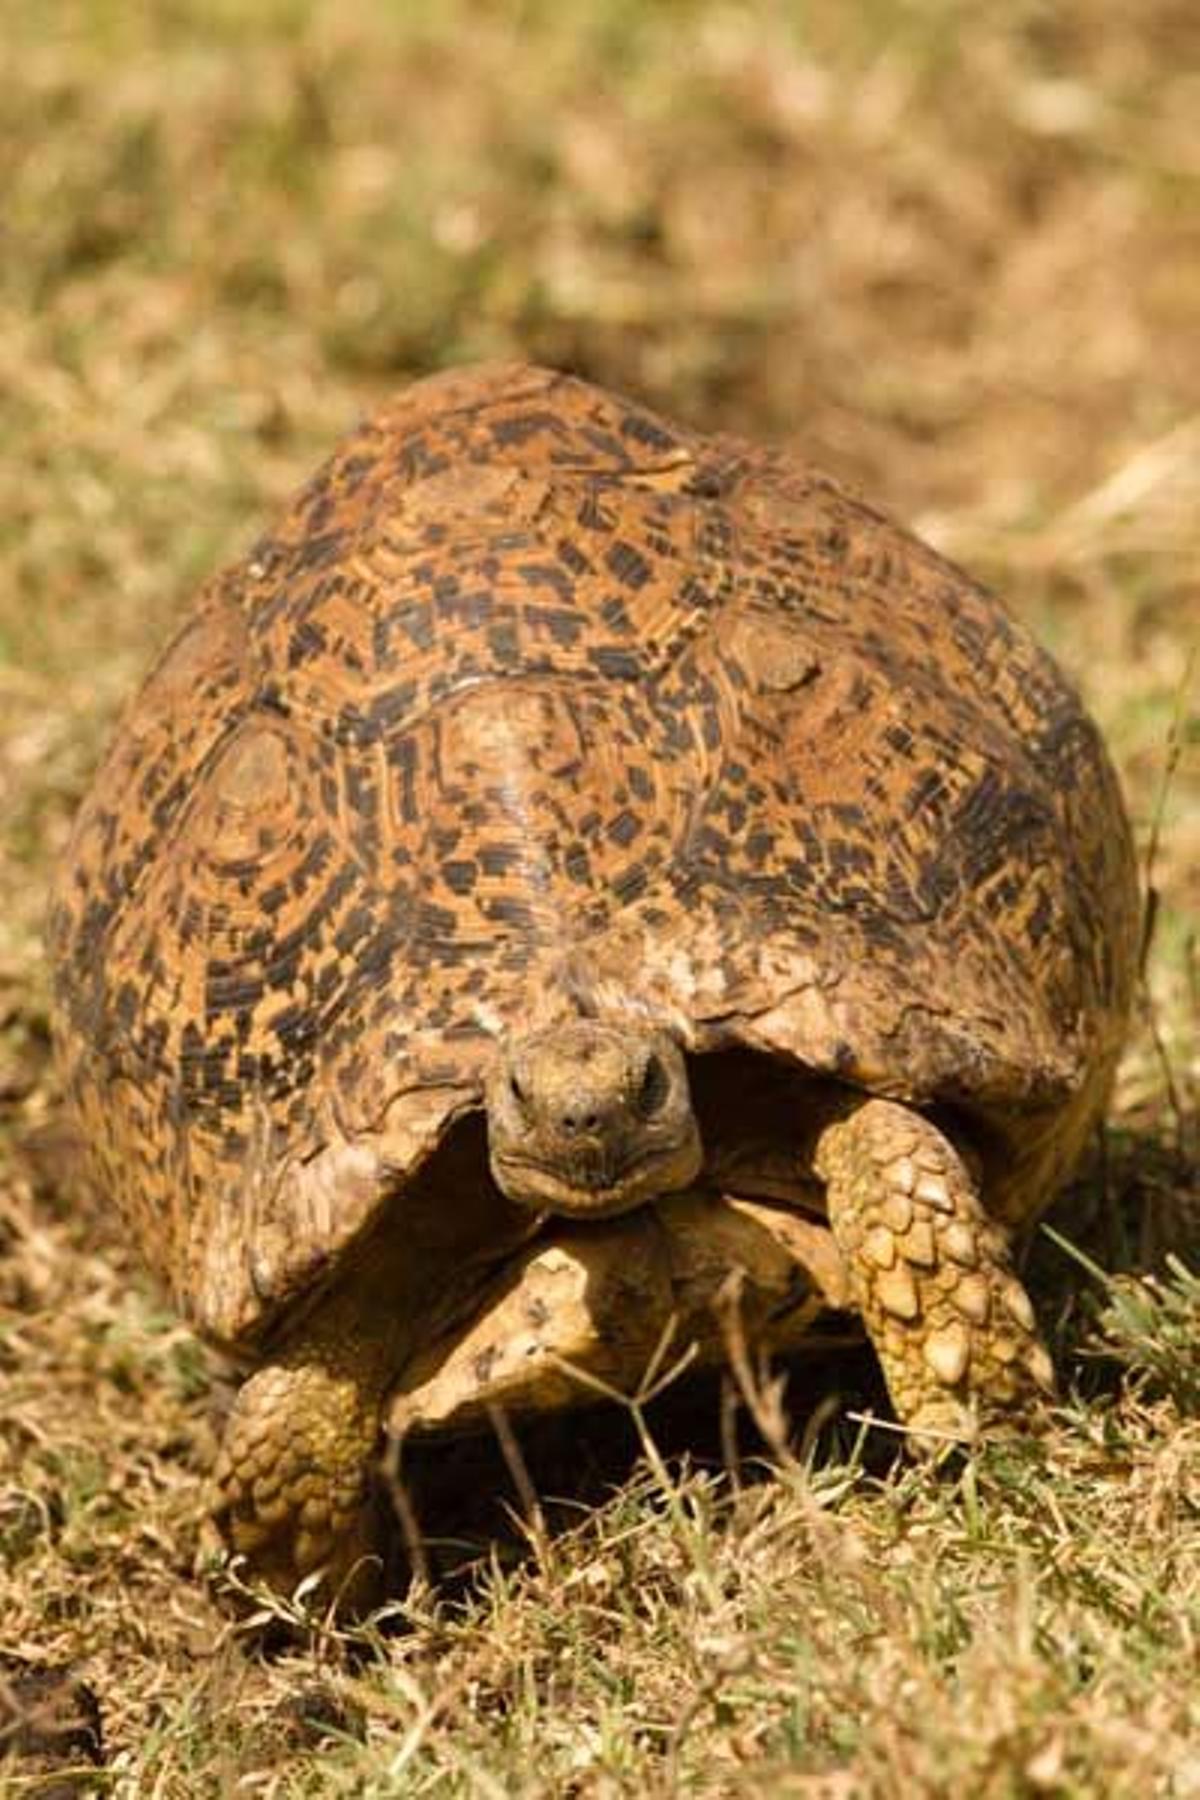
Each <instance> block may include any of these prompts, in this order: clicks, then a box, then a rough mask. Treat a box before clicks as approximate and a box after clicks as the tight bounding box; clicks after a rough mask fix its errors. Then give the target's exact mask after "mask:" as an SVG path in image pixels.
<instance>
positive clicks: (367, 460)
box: [51, 366, 1138, 1342]
mask: <svg viewBox="0 0 1200 1800" xmlns="http://www.w3.org/2000/svg"><path fill="white" fill-rule="evenodd" d="M1137 919H1138V905H1137V895H1136V884H1135V879H1134V872H1133V861H1132V852H1131V848H1130V841H1129V834H1128V828H1127V825H1126V823H1125V819H1124V814H1123V811H1122V808H1121V802H1120V798H1119V794H1118V791H1117V787H1116V784H1115V780H1114V777H1113V775H1112V772H1111V770H1110V768H1109V765H1108V762H1107V760H1106V757H1105V755H1104V751H1103V749H1102V747H1101V744H1100V742H1099V739H1098V737H1097V734H1096V732H1095V730H1094V728H1093V726H1092V725H1091V723H1090V722H1089V720H1088V719H1087V717H1086V715H1085V714H1084V713H1083V711H1082V710H1081V707H1080V704H1079V701H1078V699H1077V697H1076V695H1075V694H1074V692H1073V690H1072V689H1071V687H1070V686H1069V684H1068V683H1067V682H1066V681H1065V680H1064V678H1063V677H1062V675H1061V674H1060V672H1059V671H1058V669H1057V668H1056V666H1055V665H1054V664H1053V662H1052V661H1051V660H1050V659H1049V658H1048V657H1047V656H1046V655H1045V654H1043V653H1042V652H1041V651H1040V650H1039V649H1038V648H1037V647H1036V646H1035V645H1034V644H1033V642H1032V641H1031V639H1030V638H1029V637H1028V636H1027V635H1026V633H1025V632H1024V631H1023V630H1021V629H1020V628H1019V627H1018V626H1017V625H1016V624H1015V623H1014V622H1013V621H1012V620H1011V619H1010V618H1009V617H1008V615H1007V614H1006V613H1005V611H1004V610H1003V609H1002V607H1001V606H1000V604H999V603H998V602H997V601H996V600H995V599H994V598H993V597H991V596H990V595H989V594H987V593H986V592H985V591H983V590H982V589H980V588H979V587H978V586H976V585H975V584H974V583H972V582H971V581H970V580H969V579H968V578H967V577H966V576H964V575H963V573H962V572H961V571H960V570H958V569H956V568H954V567H953V566H951V565H949V564H948V563H946V562H945V561H944V560H942V559H941V558H939V557H938V556H937V555H936V554H935V553H934V552H933V551H931V550H930V549H928V548H927V547H926V546H924V545H923V544H921V543H920V542H919V541H917V540H916V539H914V538H913V537H911V536H910V535H908V534H906V533H905V532H904V531H902V530H901V529H900V528H899V527H897V526H896V525H895V524H893V523H892V522H890V521H889V520H888V519H887V518H886V517H884V516H883V515H881V514H880V513H878V512H876V511H874V510H873V509H871V508H870V507H868V506H866V505H865V504H864V503H863V502H861V501H860V500H858V499H857V498H855V497H853V496H852V495H850V494H848V493H847V492H846V491H845V490H843V489H842V488H841V487H840V486H839V485H838V484H837V483H835V482H834V481H832V480H831V479H829V478H828V477H826V476H824V475H822V474H820V473H819V472H817V471H814V470H812V469H810V468H808V467H806V466H805V465H804V464H803V463H800V462H798V461H797V460H795V459H793V458H789V457H786V456H784V455H782V454H780V453H777V452H766V451H762V450H757V449H754V448H752V447H750V446H748V445H745V444H742V443H738V442H734V441H730V440H720V439H716V440H714V439H705V438H702V437H699V436H697V435H694V434H692V433H690V432H688V431H686V430H683V429H680V428H678V427H676V426H673V425H670V424H668V423H666V422H664V421H663V420H662V419H660V418H658V417H656V416H654V415H652V414H651V413H649V412H647V411H645V410H643V409H642V408H640V407H639V406H637V405H635V404H632V403H630V402H628V401H626V400H623V399H620V398H618V397H615V396H613V395H610V394H606V393H603V392H601V391H599V390H597V389H595V388H593V387H590V386H588V385H586V384H584V383H582V382H580V381H577V380H573V379H571V378H568V377H565V376H560V375H555V374H551V373H548V372H545V371H541V370H536V369H529V368H523V367H507V366H502V367H489V368H482V369H475V370H468V371H464V372H460V373H453V374H449V375H444V376H439V377H435V378H433V379H431V380H428V381H425V382H421V383H418V384H416V385H415V386H413V387H411V388H410V389H408V390H407V391H406V392H404V393H403V394H402V395H401V396H400V397H399V398H398V399H397V400H396V401H395V402H394V403H392V404H391V405H390V406H388V407H386V408H385V409H384V410H383V411H381V412H380V413H379V414H378V415H377V416H375V417H374V418H372V419H370V420H369V421H368V422H367V423H366V424H364V425H363V426H362V427H361V428H360V429H359V430H358V431H357V432H355V433H354V434H353V435H352V436H351V437H350V438H349V439H348V440H347V441H346V442H345V444H344V445H343V446H342V447H341V448H340V449H339V450H338V452H337V453H336V454H335V455H334V457H333V458H332V460H331V461H330V462H329V463H328V464H326V466H325V467H324V468H323V469H322V470H321V471H320V472H319V473H318V474H317V476H316V477H315V478H314V479H313V480H312V481H311V482H310V483H309V485H308V486H307V487H306V488H305V489H304V490H303V491H302V493H301V494H300V495H299V496H298V498H297V500H296V502H295V503H294V505H293V506H292V507H291V508H290V509H289V510H288V511H287V512H286V514H285V515H284V517H283V518H282V519H281V520H280V521H279V522H278V523H277V525H276V526H275V528H274V529H273V530H272V531H271V532H269V533H268V535H266V536H265V537H264V538H263V539H262V540H261V541H260V542H259V543H258V544H256V545H255V546H254V548H253V549H252V551H251V552H250V554H249V556H248V557H247V558H246V560H245V561H244V562H243V563H242V564H241V565H240V566H238V567H236V568H234V569H233V570H232V571H230V572H228V573H227V574H225V575H223V576H222V577H220V578H219V579H217V580H216V581H215V582H213V583H212V584H210V586H209V587H208V588H207V589H206V590H205V591H204V592H203V593H202V594H201V596H200V598H199V601H198V603H197V606H196V608H195V610H194V611H193V613H192V614H191V616H190V618H189V620H188V622H187V623H186V624H185V626H184V628H183V630H182V631H181V632H180V634H179V635H178V637H177V638H176V640H175V642H174V644H173V645H172V646H171V647H169V648H168V650H167V652H166V654H165V656H164V657H163V658H162V660H161V662H160V663H159V666H158V668H157V669H156V670H155V672H154V673H153V674H152V675H151V677H150V679H149V681H148V682H147V684H146V686H145V687H144V688H143V690H142V692H141V694H140V695H139V696H138V698H137V699H136V700H135V702H134V704H133V706H132V708H131V709H130V711H129V713H128V715H127V717H126V719H125V720H124V722H123V724H122V726H121V728H120V730H119V732H118V735H117V739H116V742H115V744H114V746H113V748H112V750H111V752H110V755H109V757H108V760H107V762H106V763H105V765H104V767H103V768H102V770H101V772H100V774H99V776H98V778H97V780H96V783H95V786H94V788H93V790H92V792H91V794H90V796H89V797H88V799H87V801H86V803H85V805H84V807H83V809H82V811H81V814H80V818H79V821H78V825H77V827H76V831H75V834H74V837H73V840H72V843H71V845H70V848H69V851H68V854H67V857H66V860H65V864H64V868H63V872H62V876H61V880H60V883H59V887H58V892H57V897H56V900H55V904H54V908H53V915H52V923H51V937H52V948H53V955H54V959H55V965H56V979H57V992H58V1001H59V1012H60V1041H61V1043H62V1045H63V1056H64V1064H65V1067H66V1070H67V1075H68V1079H69V1083H70V1087H71V1090H72V1093H73V1096H74V1099H75V1102H76V1105H77V1108H78V1110H79V1113H80V1116H81V1119H82V1122H83V1127H84V1130H85V1133H86V1135H87V1138H88V1142H89V1145H90V1147H91V1149H92V1152H93V1154H94V1156H95V1157H96V1159H97V1162H98V1165H99V1167H100V1170H101V1173H102V1176H103V1179H104V1180H105V1182H106V1184H107V1186H108V1188H109V1189H110V1191H111V1192H112V1194H113V1196H114V1199H115V1201H116V1203H117V1204H118V1205H119V1206H120V1207H121V1209H122V1211H123V1212H124V1213H125V1214H126V1215H127V1216H128V1217H129V1218H130V1220H131V1221H132V1224H133V1227H134V1229H135V1230H136V1232H137V1233H138V1234H139V1236H140V1238H141V1240H142V1241H143V1243H144V1244H145V1247H146V1251H147V1254H148V1256H149V1257H150V1259H151V1260H152V1262H154V1263H155V1264H156V1265H157V1266H158V1267H160V1268H161V1269H162V1270H164V1271H165V1273H166V1274H167V1276H168V1277H169V1279H170V1280H171V1281H172V1284H173V1286H174V1289H175V1292H176V1294H177V1295H178V1297H179V1298H180V1300H181V1302H182V1303H183V1304H184V1305H185V1306H186V1307H187V1308H188V1310H189V1311H190V1312H191V1314H192V1315H193V1316H194V1317H195V1318H196V1319H197V1320H198V1321H199V1322H200V1323H201V1324H202V1325H203V1326H205V1327H206V1328H207V1329H208V1330H210V1331H212V1332H213V1333H214V1334H215V1335H217V1336H219V1337H221V1338H223V1339H225V1340H227V1341H230V1342H236V1341H238V1340H239V1339H244V1338H248V1337H250V1336H252V1335H253V1334H254V1333H255V1332H257V1331H260V1330H261V1329H263V1328H264V1326H265V1325H267V1324H269V1323H270V1321H271V1320H272V1319H273V1318H274V1317H276V1316H278V1314H279V1312H280V1310H281V1309H282V1308H283V1307H284V1306H285V1305H286V1304H288V1303H290V1302H291V1301H292V1300H293V1299H294V1298H295V1297H296V1296H298V1295H300V1294H302V1293H303V1292H304V1291H305V1290H306V1289H308V1288H309V1287H310V1286H311V1285H312V1284H313V1283H314V1282H315V1281H318V1280H320V1279H322V1278H324V1277H325V1276H326V1275H327V1274H328V1272H329V1270H330V1269H331V1267H332V1266H333V1265H334V1263H335V1261H336V1259H337V1257H338V1256H339V1255H340V1254H341V1253H343V1252H344V1250H345V1249H346V1247H347V1246H348V1245H350V1244H351V1243H352V1242H354V1241H355V1240H356V1239H357V1238H359V1237H360V1236H361V1234H362V1233H363V1232H364V1231H365V1230H366V1229H367V1228H368V1227H369V1226H370V1225H371V1223H372V1222H373V1220H374V1219H375V1218H376V1217H377V1216H378V1213H379V1210H380V1207H381V1204H382V1202H383V1199H384V1196H385V1195H386V1196H390V1197H393V1200H394V1204H395V1205H396V1207H397V1209H398V1210H397V1217H398V1218H400V1219H401V1220H402V1219H403V1216H404V1215H403V1199H404V1190H405V1182H406V1179H407V1178H408V1177H409V1176H410V1175H411V1172H412V1171H413V1170H414V1169H415V1168H416V1167H417V1166H418V1165H419V1164H420V1162H421V1161H422V1159H423V1158H424V1157H425V1156H426V1155H427V1154H428V1152H429V1151H430V1149H431V1148H432V1147H433V1145H434V1144H435V1143H436V1142H437V1141H438V1139H439V1137H440V1136H442V1135H443V1134H444V1132H445V1131H446V1129H447V1127H448V1126H449V1124H450V1123H451V1122H452V1121H453V1120H454V1119H456V1118H458V1117H460V1116H461V1115H462V1114H463V1113H464V1112H467V1111H469V1110H470V1109H472V1108H475V1107H477V1106H478V1105H479V1099H480V1086H481V1075H482V1071H483V1069H484V1067H485V1065H486V1062H487V1060H488V1058H489V1056H490V1055H491V1053H492V1048H493V1045H494V1042H495V1039H496V1037H497V1035H498V1034H500V1033H502V1032H505V1031H508V1030H519V1029H522V1028H524V1027H526V1026H528V1025H531V1024H535V1023H538V1022H541V1021H542V1020H544V1019H546V1018H547V1017H550V1016H553V1014H554V1013H555V1012H557V1011H566V1010H570V1009H571V1008H575V1007H579V1006H581V1005H582V1006H586V1007H589V1008H597V1007H599V1008H602V1009H604V1010H606V1011H608V1012H611V1013H614V1014H620V1013H622V1012H628V1013H632V1014H641V1015H645V1014H652V1015H654V1016H656V1017H658V1018H660V1019H662V1020H663V1021H665V1022H666V1023H667V1024H668V1025H669V1026H670V1028H671V1029H673V1030H675V1031H677V1032H678V1034H679V1036H680V1038H681V1040H682V1041H683V1042H684V1043H685V1045H687V1046H688V1047H690V1048H691V1049H693V1050H696V1051H698V1052H703V1051H704V1050H706V1049H711V1048H715V1047H718V1046H720V1045H726V1044H730V1043H742V1044H746V1045H750V1046H758V1047H761V1048H762V1049H764V1050H766V1051H768V1052H771V1053H773V1054H775V1055H782V1056H786V1057H790V1058H794V1059H795V1060H796V1061H797V1062H799V1063H801V1064H803V1065H804V1066H806V1067H808V1068H811V1069H812V1070H814V1071H815V1072H818V1073H821V1074H831V1075H836V1076H838V1077H840V1078H842V1079H844V1080H847V1081H851V1082H856V1083H859V1084H861V1085H862V1086H863V1087H865V1088H868V1089H870V1090H872V1091H875V1092H879V1093H883V1094H889V1095H893V1096H896V1097H899V1098H904V1099H910V1100H913V1101H915V1102H917V1103H921V1104H930V1103H937V1102H943V1103H947V1104H952V1105H956V1106H961V1107H964V1108H967V1109H972V1108H974V1109H975V1110H977V1111H979V1112H981V1113H983V1114H986V1115H987V1117H988V1118H989V1120H990V1121H991V1123H992V1125H993V1128H994V1129H996V1130H998V1131H999V1132H1000V1133H1001V1134H1005V1133H1007V1134H1008V1135H1009V1137H1010V1140H1011V1143H1012V1145H1013V1157H1012V1167H1011V1174H1010V1178H1009V1179H1008V1181H1007V1183H1006V1184H1005V1186H1004V1191H1003V1193H1002V1195H1001V1197H1000V1199H998V1201H997V1204H998V1205H1002V1206H1003V1208H1004V1209H1005V1210H1006V1211H1007V1212H1008V1214H1010V1215H1011V1216H1019V1215H1020V1214H1021V1213H1022V1212H1024V1211H1028V1210H1031V1209H1032V1208H1033V1207H1034V1206H1036V1205H1037V1204H1040V1202H1041V1200H1042V1199H1043V1198H1044V1194H1045V1190H1046V1188H1047V1186H1048V1185H1050V1184H1051V1183H1053V1182H1054V1181H1056V1180H1057V1179H1059V1178H1060V1177H1061V1175H1062V1174H1063V1172H1064V1171H1065V1170H1066V1168H1067V1167H1068V1166H1069V1164H1070V1163H1071V1162H1072V1161H1073V1160H1074V1158H1075V1156H1076V1154H1077V1152H1078V1149H1079V1145H1080V1143H1081V1141H1082V1138H1083V1135H1084V1134H1085V1132H1086V1131H1087V1129H1088V1127H1089V1125H1090V1123H1091V1122H1092V1120H1093V1119H1094V1117H1095V1115H1096V1112H1097V1110H1098V1109H1099V1107H1100V1106H1101V1105H1102V1104H1103V1100H1104V1095H1105V1092H1106V1089H1107V1084H1108V1080H1109V1076H1110V1073H1111V1065H1112V1061H1113V1057H1114V1055H1115V1051H1116V1046H1117V1044H1118V1041H1119V1038H1120V1034H1121V1028H1122V1025H1123V1022H1124V1019H1125V1015H1126V1013H1127V1010H1128V1006H1129V997H1130V991H1131V984H1132V978H1133V959H1134V955H1135V947H1136V940H1137ZM397 1197H398V1198H397ZM476 1210H477V1211H478V1209H476ZM471 1216H472V1218H474V1217H475V1214H471ZM479 1217H480V1218H481V1219H482V1220H483V1223H482V1224H481V1225H480V1226H479V1229H480V1230H482V1231H485V1232H486V1231H487V1230H490V1229H494V1230H496V1231H497V1232H503V1230H504V1229H506V1228H507V1222H506V1220H505V1218H504V1205H503V1203H502V1202H501V1201H500V1200H499V1197H498V1196H497V1197H496V1199H495V1207H494V1213H491V1214H489V1213H487V1211H486V1209H485V1211H484V1212H483V1213H482V1214H480V1215H479ZM489 1219H490V1220H491V1221H492V1222H491V1224H489V1223H488V1220H489Z"/></svg>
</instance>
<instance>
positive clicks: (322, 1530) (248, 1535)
mask: <svg viewBox="0 0 1200 1800" xmlns="http://www.w3.org/2000/svg"><path fill="white" fill-rule="evenodd" d="M393 1337H394V1328H392V1327H390V1326H389V1324H388V1322H387V1319H386V1317H381V1316H380V1315H379V1314H377V1313H373V1312H372V1311H371V1310H370V1309H368V1308H366V1307H364V1305H363V1300H362V1296H361V1295H360V1294H357V1293H354V1294H347V1295H345V1296H339V1297H337V1298H335V1299H333V1300H331V1301H330V1302H328V1303H327V1304H326V1305H324V1306H323V1307H322V1308H321V1309H320V1310H319V1311H318V1312H317V1313H316V1314H314V1315H313V1318H312V1319H311V1320H310V1321H308V1322H307V1323H306V1324H305V1326H303V1327H302V1328H301V1329H300V1330H299V1331H298V1333H297V1334H296V1336H295V1337H294V1338H293V1339H292V1340H291V1341H290V1342H289V1343H288V1344H287V1345H286V1347H285V1348H284V1349H283V1350H282V1351H281V1353H280V1355H279V1356H278V1358H277V1359H276V1360H275V1361H273V1362H270V1363H267V1364H266V1365H265V1366H264V1367H263V1368H261V1369H259V1370H258V1371H257V1372H256V1373H255V1374H253V1375H252V1376H251V1377H250V1378H249V1380H248V1381H247V1382H246V1383H245V1385H244V1386H243V1387H242V1389H241V1391H240V1393H239V1394H238V1397H237V1400H236V1402H235V1404H234V1408H233V1411H232V1413H231V1415H230V1418H229V1422H228V1425H227V1427H226V1431H225V1437H224V1441H223V1443H222V1446H221V1452H220V1455H219V1458H218V1461H217V1467H216V1471H215V1476H214V1492H213V1498H212V1503H211V1504H212V1515H213V1520H214V1523H215V1524H216V1527H217V1529H218V1531H219V1532H220V1534H221V1536H222V1538H223V1539H224V1541H225V1543H226V1545H227V1546H228V1547H229V1549H230V1550H232V1551H233V1552H234V1553H235V1554H240V1555H243V1556H245V1558H246V1561H247V1564H248V1566H249V1572H250V1574H251V1575H253V1576H255V1577H257V1578H259V1579H261V1580H263V1581H265V1582H267V1583H268V1584H269V1585H270V1586H271V1587H274V1588H275V1589H277V1590H278V1591H279V1592H282V1593H290V1592H291V1591H292V1590H293V1589H294V1587H295V1586H296V1583H297V1582H298V1581H299V1580H301V1578H302V1577H304V1576H306V1575H310V1574H312V1573H313V1572H314V1571H316V1570H318V1569H319V1570H322V1571H323V1572H324V1575H325V1581H326V1584H327V1591H328V1592H329V1594H330V1595H333V1596H337V1598H338V1600H339V1604H340V1605H341V1606H343V1607H345V1608H347V1609H349V1610H358V1609H360V1608H361V1607H363V1606H365V1605H367V1604H369V1602H370V1601H371V1599H372V1598H373V1597H374V1595H375V1593H376V1591H377V1589H378V1585H379V1575H380V1570H381V1561H380V1549H381V1544H382V1516H381V1510H380V1507H379V1504H378V1500H377V1497H376V1494H375V1484H374V1473H375V1465H376V1461H377V1456H378V1448H379V1439H380V1427H381V1418H382V1410H383V1400H384V1395H385V1393H386V1391H387V1389H388V1388H389V1386H390V1385H391V1383H392V1382H393V1381H394V1379H395V1376H396V1372H397V1367H398V1355H397V1348H396V1345H395V1344H394V1342H393Z"/></svg>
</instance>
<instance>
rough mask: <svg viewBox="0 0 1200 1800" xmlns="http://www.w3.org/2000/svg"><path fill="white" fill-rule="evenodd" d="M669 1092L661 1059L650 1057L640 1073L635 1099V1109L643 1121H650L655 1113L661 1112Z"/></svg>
mask: <svg viewBox="0 0 1200 1800" xmlns="http://www.w3.org/2000/svg"><path fill="white" fill-rule="evenodd" d="M670 1090H671V1083H670V1080H669V1079H668V1076H667V1071H666V1070H665V1069H664V1068H663V1065H662V1060H661V1058H660V1057H657V1056H652V1057H650V1058H649V1060H648V1061H647V1063H646V1067H645V1069H644V1070H643V1072H642V1079H641V1081H640V1083H639V1084H638V1091H637V1099H636V1105H637V1109H638V1111H639V1112H640V1113H641V1115H642V1117H643V1119H652V1118H653V1117H654V1115H655V1113H658V1112H661V1111H662V1109H663V1107H664V1105H665V1104H666V1099H667V1095H668V1093H669V1092H670Z"/></svg>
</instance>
